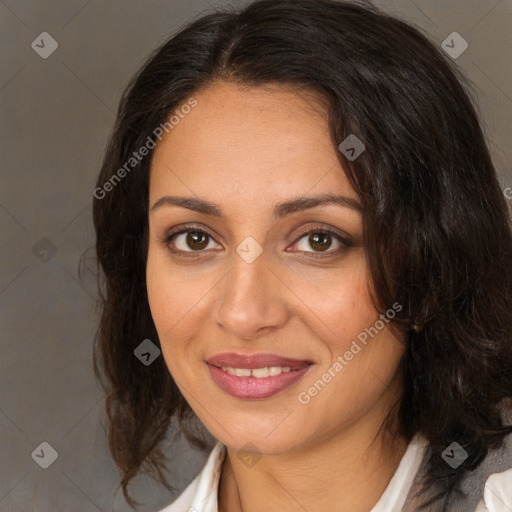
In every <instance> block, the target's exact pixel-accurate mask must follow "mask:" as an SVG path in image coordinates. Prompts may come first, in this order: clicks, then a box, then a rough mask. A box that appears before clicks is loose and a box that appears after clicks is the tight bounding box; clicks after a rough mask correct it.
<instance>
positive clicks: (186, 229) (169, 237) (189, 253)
mask: <svg viewBox="0 0 512 512" xmlns="http://www.w3.org/2000/svg"><path fill="white" fill-rule="evenodd" d="M183 233H201V234H204V235H206V236H207V237H209V238H210V239H213V240H214V241H215V238H214V237H213V236H212V235H211V234H210V233H209V232H208V231H206V230H204V229H201V228H198V227H197V226H194V225H186V226H183V227H182V228H181V229H180V230H179V231H175V232H173V233H170V234H169V235H167V236H166V237H165V238H164V240H163V242H164V244H165V246H166V247H167V248H168V249H169V251H170V252H172V253H173V254H179V255H180V256H184V257H186V258H190V257H192V258H197V257H200V255H201V253H202V252H205V251H204V250H200V251H182V250H180V249H172V248H171V247H170V243H171V242H172V240H173V239H174V238H175V237H177V236H178V235H182V234H183ZM317 233H318V234H328V235H331V236H332V237H334V238H335V239H336V240H338V242H340V243H341V244H342V245H341V246H340V247H339V248H338V249H336V250H335V251H331V252H329V253H322V252H316V253H315V252H309V251H303V252H305V253H306V254H308V255H310V256H308V257H312V258H313V259H324V258H333V257H335V256H337V255H339V254H340V253H341V252H342V251H343V250H344V249H346V248H347V247H351V246H352V245H353V244H352V243H351V242H350V241H349V240H347V239H346V238H343V237H342V236H341V235H339V234H338V233H335V232H334V231H330V230H328V229H325V228H322V227H318V226H317V227H314V228H310V229H308V230H306V231H304V232H302V233H301V234H300V235H298V238H297V240H296V241H295V242H294V244H295V243H297V242H298V241H299V240H301V239H302V238H304V237H305V236H306V235H311V234H317Z"/></svg>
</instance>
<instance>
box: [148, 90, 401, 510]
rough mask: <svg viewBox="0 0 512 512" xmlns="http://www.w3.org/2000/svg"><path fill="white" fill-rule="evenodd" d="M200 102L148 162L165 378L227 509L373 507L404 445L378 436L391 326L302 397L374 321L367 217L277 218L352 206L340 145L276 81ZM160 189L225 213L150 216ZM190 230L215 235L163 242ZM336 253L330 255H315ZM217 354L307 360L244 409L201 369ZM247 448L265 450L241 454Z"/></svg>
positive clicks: (394, 344)
mask: <svg viewBox="0 0 512 512" xmlns="http://www.w3.org/2000/svg"><path fill="white" fill-rule="evenodd" d="M193 97H194V98H195V99H196V100H197V106H196V107H194V108H193V109H192V110H191V112H190V113H189V114H187V115H186V117H185V118H184V119H182V120H180V122H179V124H177V125H176V126H175V127H174V129H173V130H171V131H170V132H169V134H168V135H166V136H165V137H164V138H163V139H162V141H161V142H160V143H159V144H158V145H157V147H156V149H155V152H154V154H153V157H152V162H151V171H150V193H149V195H150V198H149V199H150V202H149V204H150V212H149V232H150V236H149V246H148V260H147V276H146V277H147V289H148V297H149V303H150V307H151V312H152V316H153V320H154V322H155V325H156V328H157V331H158V335H159V338H160V342H161V346H162V354H163V357H164V359H165V361H166V364H167V366H168V368H169V371H170V372H171V374H172V376H173V378H174V380H175V381H176V383H177V385H178V387H179V388H180V390H181V392H182V393H183V395H184V397H185V398H186V400H187V401H188V403H189V404H190V406H191V407H192V408H193V409H194V411H195V412H196V414H197V415H198V417H199V418H200V420H201V421H202V422H203V424H204V425H205V426H206V428H207V429H208V430H209V431H210V432H211V433H212V434H213V436H214V437H216V438H217V439H218V440H220V441H221V442H222V443H223V444H224V445H226V447H227V450H228V451H227V457H226V460H225V462H224V465H223V469H222V474H221V479H220V486H219V490H218V498H219V510H220V511H221V512H227V511H228V510H229V512H237V511H241V510H243V511H244V512H263V511H265V512H273V511H278V510H279V511H282V510H287V511H292V512H293V511H295V510H301V511H303V510H310V511H313V510H325V511H336V512H340V511H351V512H357V511H361V512H363V511H369V510H370V509H371V507H372V506H374V505H375V503H377V501H378V500H379V498H380V496H381V495H382V493H383V492H384V490H385V488H386V486H387V485H388V483H389V480H390V479H391V477H392V475H393V474H394V472H395V470H396V468H397V466H398V463H399V462H400V459H401V457H402V456H403V453H404V452H405V449H406V446H407V443H406V442H405V440H404V439H401V438H398V439H397V440H396V441H395V442H394V444H392V443H391V441H390V438H389V437H388V434H386V433H385V432H384V434H379V435H378V436H376V434H377V431H378V429H379V426H380V425H381V422H382V420H383V419H384V417H385V416H386V414H387V412H388V411H389V409H390V408H391V406H392V405H393V404H394V403H395V402H396V401H397V400H398V399H399V397H400V395H401V385H400V379H399V376H398V373H397V367H398V364H399V362H400V359H401V357H402V355H403V353H404V344H403V343H402V340H400V339H399V338H397V337H396V336H395V335H394V334H393V333H392V332H391V330H390V329H389V328H388V326H387V325H385V327H384V328H383V329H381V330H380V331H379V334H378V335H376V336H375V337H374V338H372V339H371V340H370V341H369V343H368V344H367V345H366V346H364V347H363V349H362V350H361V351H360V352H359V353H357V355H355V356H354V357H353V359H352V360H351V361H349V362H348V364H347V365H346V366H345V367H344V368H343V369H342V370H341V371H340V372H339V373H338V374H337V375H336V377H335V378H333V379H332V380H331V382H329V383H328V384H327V385H326V386H325V387H324V388H323V389H322V390H321V392H319V393H318V394H317V395H316V396H315V397H313V398H312V399H311V401H310V402H309V403H307V404H301V403H300V402H299V401H298V398H297V396H298V394H299V393H300V392H303V391H307V390H308V388H310V387H311V386H312V385H313V383H314V382H315V381H317V380H318V379H320V378H321V376H322V374H323V373H324V372H326V371H327V370H328V369H329V367H331V366H332V365H333V364H334V363H335V362H336V360H337V358H338V356H340V355H343V354H344V353H345V352H346V351H347V350H348V349H349V348H350V346H351V343H352V341H353V340H355V339H356V338H357V335H358V334H359V333H361V332H362V331H363V330H364V329H365V328H367V327H369V326H373V325H374V324H375V321H376V320H378V318H379V313H378V312H377V310H376V309H375V307H374V305H373V303H372V301H371V299H370V287H371V282H370V280H369V271H368V268H367V264H366V258H365V248H364V246H363V244H362V235H363V233H362V219H361V214H360V212H358V211H357V210H355V209H351V208H348V207H346V206H341V205H338V204H327V205H321V206H317V207H315V208H311V209H308V210H304V211H299V212H295V213H292V214H290V215H288V216H286V217H284V218H282V219H275V218H274V217H273V208H274V205H275V204H276V203H279V202H282V201H286V200H290V199H292V198H295V197H298V196H306V197H310V196H316V195H319V194H323V193H336V194H339V195H343V196H345V197H349V198H352V199H354V200H357V195H356V194H355V192H354V190H353V189H352V187H351V186H350V184H349V182H348V180H347V178H346V177H345V175H344V173H343V169H342V166H341V163H340V161H339V160H338V157H337V153H336V152H337V148H336V147H335V146H334V145H333V144H332V142H331V139H330V136H329V130H328V125H327V117H328V115H327V110H326V107H325V105H323V104H322V102H321V101H320V99H319V98H318V97H316V96H315V95H314V93H312V92H304V91H303V92H302V93H300V94H299V93H298V92H297V91H295V90H293V89H291V88H289V87H284V86H277V85H276V86H272V87H271V86H266V87H258V88H252V89H250V88H241V87H240V86H237V85H234V84H230V83H225V82H215V83H213V84H211V85H210V86H209V87H208V88H207V89H203V90H202V91H199V92H198V93H196V94H194V96H193ZM165 195H173V196H188V197H199V198H201V199H205V200H207V201H210V202H214V203H216V204H218V205H219V206H220V207H221V208H222V209H223V210H224V212H225V217H223V218H217V217H214V216H211V215H207V214H204V213H198V212H196V211H193V210H190V209H187V208H184V207H181V206H176V205H170V206H169V205H165V206H162V207H160V208H157V209H155V210H151V208H152V206H153V205H154V204H155V203H156V201H157V200H158V199H160V198H161V197H162V196H165ZM185 223H193V224H194V226H195V227H196V228H201V229H203V230H206V231H209V232H210V234H211V235H212V237H211V238H209V237H207V238H206V242H205V243H202V242H203V240H202V239H201V238H199V239H198V240H199V242H197V241H196V242H194V240H192V241H189V243H188V244H187V239H186V236H187V235H186V234H182V235H177V236H176V237H175V238H174V240H173V241H172V242H168V243H167V245H166V242H165V238H166V236H167V235H168V234H169V233H170V232H171V229H173V228H174V227H178V226H180V225H181V226H182V225H183V224H185ZM308 228H324V229H328V230H331V231H333V232H334V233H338V234H341V235H342V236H344V237H345V238H347V239H348V240H349V242H350V244H349V245H345V244H344V243H342V242H338V241H337V240H336V238H335V237H331V238H329V237H327V239H326V240H327V241H325V239H324V240H322V238H321V237H320V244H324V246H325V248H324V249H323V250H322V248H321V247H320V248H319V247H318V245H315V243H314V240H313V241H312V240H311V236H310V235H305V236H303V235H302V233H303V231H304V230H306V229H308ZM190 232H194V229H193V228H192V229H190ZM248 236H251V237H252V238H254V239H255V240H256V241H257V242H258V244H259V245H260V246H261V248H262V253H261V254H260V255H259V257H257V258H256V259H255V260H254V261H253V262H252V263H248V262H247V261H245V260H244V259H243V258H242V257H240V256H239V255H238V254H237V252H236V248H237V247H238V246H239V245H240V244H241V242H242V241H244V239H245V238H246V237H248ZM329 242H330V245H329ZM201 244H202V245H201ZM198 246H200V249H199V250H198V249H197V248H198ZM170 247H174V249H176V250H178V249H181V251H184V252H186V251H188V252H186V254H191V253H193V254H195V255H196V257H188V258H187V257H186V256H183V255H180V254H173V253H172V252H171V251H170V250H169V248H170ZM338 248H341V250H340V252H338V254H335V253H336V251H337V249H338ZM201 251H202V252H201ZM329 252H330V253H331V254H333V256H331V257H328V258H325V259H315V254H325V253H329ZM389 306H390V307H391V305H389ZM222 352H237V353H243V354H255V353H273V354H278V355H281V356H289V357H293V358H297V359H301V360H303V359H305V360H309V361H312V362H313V363H314V364H313V365H312V366H311V367H310V370H309V371H308V373H307V374H306V375H304V376H303V377H302V378H301V379H300V380H299V381H298V382H296V383H295V384H293V385H292V386H291V387H289V388H287V389H285V390H283V391H281V392H279V393H277V394H276V395H274V396H272V397H269V398H265V399H257V400H243V399H239V398H235V397H232V396H230V395H228V394H227V393H225V392H224V391H223V390H221V389H220V388H219V387H218V386H217V384H216V383H215V382H214V381H213V380H212V378H211V376H210V373H209V371H208V367H207V365H206V363H205V361H206V360H208V358H210V357H212V356H213V355H215V354H218V353H222ZM247 443H251V444H252V445H253V446H255V447H256V448H255V449H252V450H247V447H246V445H247ZM240 451H242V452H244V453H245V452H247V451H252V452H254V453H255V454H256V459H255V460H256V463H255V464H247V463H246V462H245V461H246V459H244V458H243V457H241V456H240V453H239V452H240ZM237 455H238V456H237Z"/></svg>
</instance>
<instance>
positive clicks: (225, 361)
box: [207, 353, 312, 369]
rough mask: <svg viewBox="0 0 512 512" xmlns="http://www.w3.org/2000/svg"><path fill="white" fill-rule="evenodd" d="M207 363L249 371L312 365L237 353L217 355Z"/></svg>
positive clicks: (278, 357) (288, 359)
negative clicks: (273, 367) (272, 367)
mask: <svg viewBox="0 0 512 512" xmlns="http://www.w3.org/2000/svg"><path fill="white" fill-rule="evenodd" d="M207 363H208V364H209V365H211V366H216V367H217V368H222V367H223V366H229V367H232V368H247V369H254V368H265V367H270V366H281V367H290V368H292V369H299V368H304V367H306V366H308V365H310V364H312V362H311V361H307V360H303V359H292V358H290V357H281V356H278V355H275V354H254V355H252V356H249V355H242V354H235V353H225V354H217V355H215V356H213V357H211V358H210V359H208V361H207Z"/></svg>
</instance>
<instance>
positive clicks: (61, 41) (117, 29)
mask: <svg viewBox="0 0 512 512" xmlns="http://www.w3.org/2000/svg"><path fill="white" fill-rule="evenodd" d="M226 3H227V2H218V3H217V4H214V3H213V0H212V2H211V3H208V2H206V1H200V0H149V1H144V2H142V1H139V2H138V1H136V0H123V1H121V0H116V1H110V2H100V1H98V0H89V1H88V0H66V1H64V0H60V1H57V0H54V1H34V0H16V1H15V0H5V1H0V23H1V32H0V34H1V36H0V37H1V70H2V71H1V77H0V102H1V110H2V118H1V123H0V129H1V139H0V140H1V149H2V187H1V191H0V233H1V238H2V240H1V242H2V258H1V265H0V305H1V311H2V316H1V340H2V345H1V349H2V356H1V362H0V365H1V366H0V389H1V392H0V432H1V444H0V450H1V452H0V453H1V455H2V460H3V461H4V462H3V464H2V466H1V468H0V510H2V511H9V512H11V511H13V512H14V511H23V512H26V511H30V510H37V511H41V512H43V511H53V512H56V511H61V510H62V511H64V510H66V511H67V510H77V511H93V512H95V511H124V510H131V509H130V508H129V507H128V505H127V504H126V502H125V501H124V499H123V497H122V493H121V492H120V491H118V490H117V485H118V483H119V474H118V473H117V470H116V468H115V466H114V465H113V462H112V461H111V459H110V456H109V453H108V450H107V442H106V436H105V425H106V424H105V418H104V414H103V398H102V393H101V390H100V388H99V385H98V384H96V383H95V381H94V377H93V372H92V362H91V351H92V339H93V335H94V332H95V328H96V322H97V318H98V317H97V311H96V310H95V306H94V300H93V295H94V291H95V290H94V286H93V283H92V280H91V279H89V280H88V279H87V276H85V284H83V285H82V284H81V283H80V281H79V279H78V275H77V267H78V260H79V258H80V256H81V255H82V253H83V252H84V251H85V250H86V249H87V248H88V247H89V246H90V244H92V242H93V240H94V236H93V228H92V220H91V202H92V191H93V188H94V182H95V177H96V174H97V172H98V169H99V165H100V162H101V158H102V154H103V150H104V147H105V143H106V139H107V135H108V133H109V130H110V129H111V127H112V124H113V121H114V112H115V110H116V108H117V102H118V100H119V97H120V94H121V91H122V89H123V87H124V86H125V85H126V83H127V81H128V80H129V78H130V77H131V76H132V74H133V73H134V72H135V71H136V69H137V68H138V67H139V66H140V64H141V62H142V60H143V59H144V58H145V57H146V56H147V54H148V53H149V52H150V51H151V50H153V49H154V48H155V47H156V46H157V45H158V44H159V43H160V42H162V41H163V40H164V39H166V38H167V37H168V36H169V35H171V34H172V33H174V32H175V31H176V30H177V29H178V28H179V27H181V26H183V24H185V23H186V22H187V21H189V20H191V19H192V18H195V17H196V16H198V15H199V14H201V13H205V12H207V11H209V10H211V9H212V7H213V6H215V5H223V4H226ZM236 3H246V2H236ZM375 4H376V5H378V6H380V7H383V8H384V9H385V10H389V11H390V12H392V13H394V14H396V15H397V16H399V17H402V18H404V19H405V20H407V21H409V22H410V23H413V24H415V25H416V26H418V27H420V28H422V29H423V30H424V31H425V32H426V33H427V34H428V35H429V36H430V38H431V39H432V40H433V41H434V42H435V43H436V44H438V45H439V46H440V45H441V43H442V42H443V40H445V39H446V38H447V36H448V35H449V34H451V33H452V32H454V31H456V32H458V33H459V34H460V35H461V36H462V37H463V38H464V39H465V40H466V41H467V42H468V43H469V47H468V49H467V50H466V51H465V52H464V53H463V54H462V55H461V56H460V57H458V58H457V59H456V61H457V63H458V65H459V66H460V67H461V68H462V69H463V71H464V72H465V74H466V75H467V76H469V78H470V79H471V81H472V83H473V93H472V94H473V96H474V97H476V98H477V100H478V103H479V108H480V110H481V115H482V123H483V125H484V130H485V133H486V136H487V138H488V141H489V145H490V148H491V151H492V154H493V158H494V161H495V164H496V166H497V168H498V170H499V172H500V178H501V181H502V185H503V188H504V189H505V188H506V187H508V186H511V185H512V173H511V170H510V163H511V159H512V154H511V149H510V143H509V142H510V130H511V126H510V120H511V118H512V99H511V98H512V87H511V80H510V78H511V69H512V68H511V66H510V60H511V55H510V53H511V52H510V47H511V30H510V29H511V27H512V1H511V0H484V1H475V0H450V1H446V0H428V1H420V0H415V1H413V0H387V1H376V2H375ZM42 32H48V33H49V34H50V35H51V36H52V37H53V38H54V39H55V40H56V41H57V43H58V48H57V50H56V51H55V52H54V53H53V54H51V55H50V56H49V57H48V58H46V59H43V58H41V57H40V56H39V54H38V53H36V51H35V50H34V49H33V48H32V47H31V44H32V42H33V41H34V40H36V38H38V36H39V34H41V33H42ZM47 48H48V47H47ZM42 442H47V443H49V444H50V445H51V447H53V449H54V450H56V452H57V453H58V458H57V459H56V460H55V461H54V462H53V464H52V465H51V466H49V467H48V468H47V469H42V468H41V467H40V466H39V465H38V464H36V462H35V460H36V458H35V457H34V458H33V457H32V455H31V454H32V453H33V452H34V450H36V449H37V452H36V453H40V449H41V448H39V445H40V444H41V443H42ZM43 448H44V447H43ZM49 453H50V452H49V451H48V449H46V453H45V455H44V457H49ZM169 453H171V454H172V455H173V456H174V457H175V459H176V465H175V466H173V468H170V471H169V473H168V476H169V478H170V479H171V480H172V481H173V482H174V484H175V485H176V486H177V487H178V488H180V489H181V488H183V487H185V485H186V484H187V483H188V482H189V481H190V480H191V479H192V478H193V476H194V475H195V474H196V473H197V471H198V470H199V469H200V467H201V464H202V462H203V461H204V457H205V456H204V455H202V454H201V453H199V452H197V451H194V450H190V449H189V448H188V447H187V445H186V444H184V443H179V444H177V445H176V446H173V447H172V448H171V447H169ZM44 457H41V458H40V459H39V460H42V458H44ZM47 460H48V459H47ZM132 493H133V495H134V496H135V497H136V498H137V499H138V500H142V501H144V502H145V505H144V506H142V507H140V508H138V510H144V511H154V510H158V509H159V508H161V507H163V506H164V505H165V504H167V503H169V502H171V501H172V496H171V495H170V493H169V492H168V491H167V490H166V489H165V488H163V487H161V486H158V485H156V484H154V483H152V481H151V480H150V479H148V478H146V477H142V476H141V477H137V478H136V479H135V480H134V482H133V485H132Z"/></svg>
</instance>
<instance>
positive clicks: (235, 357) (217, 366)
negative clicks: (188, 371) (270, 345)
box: [207, 353, 312, 400]
mask: <svg viewBox="0 0 512 512" xmlns="http://www.w3.org/2000/svg"><path fill="white" fill-rule="evenodd" d="M207 364H208V369H209V371H210V375H211V376H212V379H213V380H214V381H215V382H216V384H217V385H218V386H219V387H220V388H221V389H222V390H223V391H225V392H226V393H228V394H230V395H231V396H234V397H236V398H244V399H248V400H250V399H258V398H267V397H270V396H272V395H275V394H276V393H279V392H280V391H282V390H283V389H285V388H287V387H289V386H291V385H292V384H294V383H295V382H296V381H297V380H299V379H300V378H301V377H302V376H303V375H304V374H305V373H306V372H307V371H308V370H309V367H310V366H311V364H312V363H311V362H310V361H305V360H300V359H292V358H288V357H281V356H277V355H274V354H255V355H252V356H248V355H240V354H235V353H224V354H218V355H216V356H214V357H211V358H210V359H208V361H207ZM222 366H224V367H225V366H229V367H231V368H245V369H254V368H265V367H271V366H279V367H290V368H291V371H289V372H283V373H281V374H280V375H275V376H273V377H262V378H256V377H253V376H250V377H238V376H236V375H230V374H229V373H227V372H225V371H224V370H222Z"/></svg>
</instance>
